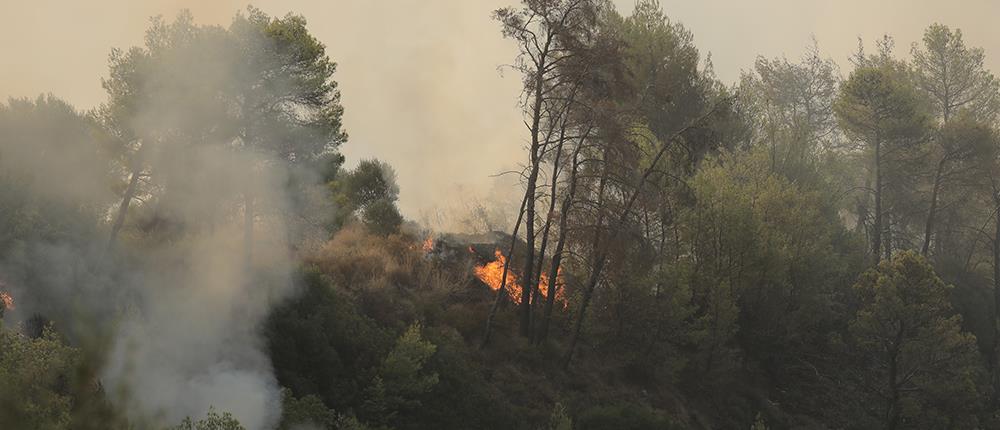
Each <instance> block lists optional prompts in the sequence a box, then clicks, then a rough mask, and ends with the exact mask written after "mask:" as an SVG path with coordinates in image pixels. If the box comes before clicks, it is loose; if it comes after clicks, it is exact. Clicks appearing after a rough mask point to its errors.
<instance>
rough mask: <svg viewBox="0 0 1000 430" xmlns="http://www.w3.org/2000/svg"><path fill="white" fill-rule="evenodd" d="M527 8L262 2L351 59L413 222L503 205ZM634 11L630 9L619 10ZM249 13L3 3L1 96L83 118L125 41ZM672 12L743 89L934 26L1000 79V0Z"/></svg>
mask: <svg viewBox="0 0 1000 430" xmlns="http://www.w3.org/2000/svg"><path fill="white" fill-rule="evenodd" d="M515 3H516V2H515V1H513V0H391V1H390V0H261V1H255V2H253V4H254V5H255V6H256V7H259V8H261V9H263V10H264V11H265V12H267V13H269V14H271V15H277V16H282V15H284V14H286V13H288V12H294V13H297V14H301V15H304V16H305V17H306V18H307V20H308V21H309V28H310V31H311V32H312V33H313V34H314V35H315V36H316V37H317V38H318V39H320V40H321V41H322V42H323V43H325V44H326V46H327V48H328V53H329V55H330V57H331V58H332V59H333V60H334V61H336V62H337V63H338V64H339V67H338V72H337V74H336V76H335V79H336V80H337V81H338V82H339V83H340V87H341V91H342V93H343V103H344V106H345V110H346V112H345V125H346V128H347V131H348V133H349V134H350V140H349V142H348V143H347V144H346V145H345V146H344V147H343V148H342V150H343V152H344V154H345V155H346V156H347V157H348V164H349V165H351V164H353V163H356V162H357V160H358V159H361V158H366V157H377V158H380V159H383V160H385V161H388V162H389V163H390V164H392V165H393V166H394V167H395V169H396V172H397V174H398V178H399V182H400V188H401V196H400V206H401V208H402V210H403V212H404V214H405V215H407V216H408V217H412V218H419V217H420V216H421V214H422V213H425V212H427V211H434V210H436V209H437V208H440V207H447V206H452V205H455V203H456V200H461V199H463V198H466V197H468V195H469V194H475V195H476V196H477V197H479V198H483V199H485V200H486V201H489V195H488V194H489V193H491V190H495V189H496V187H495V186H494V185H495V184H494V179H493V178H492V175H495V174H497V173H499V172H502V171H506V170H511V169H515V168H517V166H518V165H519V164H520V163H521V160H522V158H523V151H522V148H523V147H524V145H525V137H524V136H525V132H524V127H523V125H522V122H521V117H520V114H519V113H518V108H517V100H518V96H519V94H520V91H519V85H520V79H519V78H518V77H517V76H516V75H515V74H514V73H513V72H510V71H507V72H503V73H502V72H501V71H500V70H498V67H499V66H502V65H503V64H506V63H509V62H510V61H511V59H512V58H513V56H514V54H515V47H514V46H513V44H512V43H511V42H509V41H505V40H503V39H502V38H501V37H500V33H499V27H498V25H497V24H496V23H494V22H492V21H491V19H490V12H491V11H492V10H494V9H496V8H498V7H502V6H507V5H512V4H515ZM615 3H616V5H617V6H618V9H619V10H620V11H621V12H622V13H626V14H627V13H629V12H630V11H631V9H632V5H633V3H634V2H633V1H632V0H616V1H615ZM246 5H247V3H246V2H244V1H232V0H210V1H198V0H144V1H134V0H100V1H87V2H78V1H65V0H36V1H30V2H29V1H17V0H0V17H2V18H3V25H0V46H2V47H3V49H2V51H0V97H6V96H16V97H34V96H36V95H38V94H40V93H47V92H50V93H52V94H54V95H56V96H59V97H61V98H63V99H65V100H67V101H69V102H70V103H72V104H74V105H76V106H77V107H79V108H83V109H86V108H90V107H93V106H96V105H97V104H99V103H100V102H102V101H103V100H104V91H103V89H102V88H101V86H100V78H101V77H102V76H105V75H106V73H107V56H108V53H109V52H110V50H111V48H112V47H120V48H125V47H129V46H133V45H141V44H142V38H143V35H144V32H145V30H146V28H147V27H148V25H149V17H151V16H154V15H163V16H164V17H166V18H168V19H172V18H173V16H174V15H175V14H176V13H177V12H178V11H179V10H181V9H190V10H191V11H192V12H193V13H194V16H195V20H196V22H198V23H201V24H220V25H227V24H228V23H229V22H230V20H231V18H232V16H233V14H234V13H235V12H236V11H238V10H243V9H245V7H246ZM661 5H662V6H663V8H664V9H665V11H666V12H667V14H668V16H669V17H670V18H671V19H672V20H674V21H679V22H681V23H683V24H684V25H685V26H686V27H687V28H688V29H690V30H691V31H692V32H693V33H694V36H695V43H696V44H697V46H698V47H699V49H700V50H701V52H702V54H703V55H704V54H708V53H711V58H712V62H713V64H714V67H715V71H716V74H717V75H718V77H719V78H720V79H722V80H723V81H724V82H726V83H732V82H735V81H736V80H737V79H738V78H739V74H740V71H741V70H743V69H747V68H749V67H752V65H753V61H754V59H755V57H756V56H758V55H763V56H766V57H776V56H782V55H784V56H786V57H788V58H789V59H795V58H797V57H799V56H800V55H801V54H802V53H803V51H804V49H805V47H806V46H807V45H808V44H809V43H810V42H809V40H810V38H811V37H815V38H816V39H817V40H818V42H819V46H820V49H821V51H822V52H823V53H824V54H825V55H826V56H829V57H831V58H833V59H834V60H836V61H837V62H838V63H840V64H841V67H842V69H843V71H844V73H845V74H846V72H847V71H849V68H848V62H847V59H848V57H849V56H850V54H851V53H852V52H854V50H855V49H856V47H857V39H858V37H862V38H864V39H865V40H868V41H872V40H874V39H876V38H879V37H881V36H882V35H883V34H889V35H892V36H894V37H895V38H896V41H897V43H896V46H897V51H898V52H899V53H900V54H906V53H908V52H909V47H910V44H911V43H913V42H916V41H919V39H920V36H921V34H922V31H923V29H924V28H926V27H927V26H928V25H929V24H932V23H934V22H940V23H943V24H946V25H949V26H951V27H958V28H961V29H962V30H963V32H964V34H965V38H966V43H967V44H969V45H971V46H980V47H983V48H984V49H985V50H986V54H987V65H988V66H990V68H991V69H993V70H998V69H1000V67H998V66H1000V29H998V28H997V27H996V26H995V25H993V22H992V21H993V20H994V19H995V17H996V16H1000V2H995V1H990V0H963V1H961V2H958V1H956V2H941V1H935V0H892V1H870V0H843V1H832V0H831V1H822V0H816V1H802V0H760V1H734V0H700V1H690V0H661Z"/></svg>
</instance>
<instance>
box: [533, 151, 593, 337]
mask: <svg viewBox="0 0 1000 430" xmlns="http://www.w3.org/2000/svg"><path fill="white" fill-rule="evenodd" d="M588 133H589V132H588ZM582 147H583V142H580V146H578V147H577V148H576V149H575V150H574V151H573V167H572V170H570V179H569V191H568V192H567V194H566V196H565V197H564V198H563V202H562V206H561V207H560V208H559V210H560V212H559V237H558V238H557V239H556V249H555V251H553V253H552V263H551V265H550V266H549V296H548V297H546V298H545V309H544V310H543V311H542V320H541V322H539V326H538V331H537V333H536V338H535V342H536V343H541V342H543V341H545V339H546V338H547V337H548V335H549V324H550V322H551V320H552V308H553V307H554V305H555V301H556V289H557V284H556V281H557V280H558V276H559V266H560V265H561V264H562V254H563V248H564V247H565V246H566V229H567V228H568V227H569V211H570V208H571V207H572V205H573V198H574V196H575V195H576V174H577V171H578V169H579V166H580V163H579V160H580V149H581V148H582Z"/></svg>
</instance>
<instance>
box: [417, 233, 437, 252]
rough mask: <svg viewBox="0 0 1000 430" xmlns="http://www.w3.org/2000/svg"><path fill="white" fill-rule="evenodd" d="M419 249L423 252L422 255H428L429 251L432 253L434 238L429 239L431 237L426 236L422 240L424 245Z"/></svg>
mask: <svg viewBox="0 0 1000 430" xmlns="http://www.w3.org/2000/svg"><path fill="white" fill-rule="evenodd" d="M420 249H422V250H423V251H424V253H430V252H431V251H433V250H434V238H433V237H431V236H427V239H424V243H423V245H421V246H420Z"/></svg>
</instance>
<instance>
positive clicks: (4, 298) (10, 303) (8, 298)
mask: <svg viewBox="0 0 1000 430" xmlns="http://www.w3.org/2000/svg"><path fill="white" fill-rule="evenodd" d="M0 302H3V307H4V309H7V310H8V311H12V310H14V296H12V295H10V293H8V292H6V291H0Z"/></svg>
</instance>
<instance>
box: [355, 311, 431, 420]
mask: <svg viewBox="0 0 1000 430" xmlns="http://www.w3.org/2000/svg"><path fill="white" fill-rule="evenodd" d="M420 331H421V327H420V324H419V323H417V324H413V325H411V326H410V327H409V328H407V329H406V331H405V332H404V333H403V335H402V336H400V337H399V339H398V340H397V341H396V345H395V346H394V347H393V349H392V350H391V351H389V354H388V355H387V356H386V357H385V359H384V360H383V361H382V365H381V366H380V367H379V369H378V372H377V374H376V376H375V378H374V379H373V380H372V384H371V385H370V386H369V387H368V389H366V390H365V393H366V397H367V399H366V400H365V404H364V408H363V410H364V412H365V414H364V416H365V417H367V419H368V421H369V422H372V423H378V424H382V425H387V424H392V423H394V422H396V417H397V416H398V415H399V414H400V413H405V412H409V411H413V410H416V409H418V408H419V407H420V406H421V401H420V399H421V397H422V396H423V395H424V394H426V393H427V392H428V391H430V390H431V389H432V388H433V387H434V386H435V385H436V384H437V383H438V375H437V373H433V372H430V373H428V372H425V371H424V366H425V364H426V363H427V360H428V359H429V358H430V357H431V356H432V355H434V352H435V351H436V350H437V347H436V346H434V344H432V343H430V342H428V341H427V340H424V339H423V337H422V336H421V334H420Z"/></svg>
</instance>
